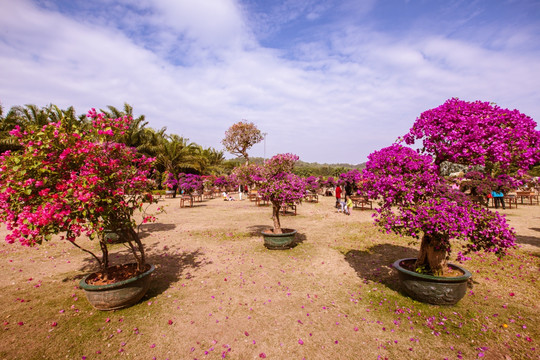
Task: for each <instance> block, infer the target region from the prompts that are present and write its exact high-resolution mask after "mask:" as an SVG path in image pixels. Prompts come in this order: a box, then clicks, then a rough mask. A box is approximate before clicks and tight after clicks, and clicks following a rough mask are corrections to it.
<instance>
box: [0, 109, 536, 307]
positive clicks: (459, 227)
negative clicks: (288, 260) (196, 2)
mask: <svg viewBox="0 0 540 360" xmlns="http://www.w3.org/2000/svg"><path fill="white" fill-rule="evenodd" d="M88 116H89V117H90V118H92V119H93V122H92V125H93V128H92V129H91V130H87V131H80V130H77V129H75V128H74V127H73V126H71V125H70V124H69V123H68V122H63V121H59V122H58V123H50V124H47V125H45V126H43V127H42V128H40V129H34V130H33V131H32V130H27V131H21V130H20V129H19V128H16V129H14V130H13V131H12V135H13V136H15V137H16V138H17V139H18V140H19V142H20V144H21V145H22V148H23V150H21V151H19V152H14V153H11V152H6V153H4V154H2V155H1V156H0V170H1V171H0V210H1V211H0V221H2V222H4V223H5V224H7V229H8V230H9V232H10V233H9V235H8V236H7V237H6V240H7V241H8V242H11V243H13V242H20V243H21V244H22V245H25V246H31V245H33V244H40V243H41V242H42V241H47V240H49V239H50V238H51V235H54V234H63V236H64V238H65V239H66V240H68V241H70V242H71V243H72V244H73V245H74V246H76V247H79V248H80V246H79V244H78V243H77V238H78V237H79V236H81V235H85V236H88V237H89V238H91V239H97V241H98V242H99V247H100V250H101V255H97V254H95V253H94V252H92V251H91V250H89V249H82V248H81V249H82V250H83V251H85V252H87V253H88V254H90V255H91V256H93V257H94V258H95V259H96V261H97V262H98V264H99V267H100V269H99V271H98V272H96V273H94V274H92V275H90V276H89V277H87V278H85V279H83V281H81V287H83V288H84V289H85V290H87V291H88V292H89V293H90V294H92V295H89V300H90V301H91V302H93V303H94V306H96V307H98V308H100V309H115V308H121V307H124V306H129V305H131V304H133V303H134V302H137V301H138V300H139V299H140V298H141V297H142V296H143V295H144V292H145V291H146V289H147V288H148V281H147V279H148V277H149V274H151V273H152V271H154V268H153V267H152V266H150V265H148V264H146V257H145V252H144V246H143V244H142V242H141V240H140V238H139V235H138V229H139V225H140V223H145V222H148V221H154V220H155V215H156V214H148V213H147V212H146V209H147V208H148V206H149V205H151V204H152V203H154V202H156V200H155V199H154V197H153V196H152V189H153V188H155V186H156V184H155V183H154V182H153V181H152V180H151V177H150V172H151V170H152V163H153V161H154V159H150V158H146V157H144V156H140V155H138V154H137V153H136V151H135V150H134V149H131V148H128V147H126V146H125V145H122V144H117V143H114V142H113V141H112V138H113V136H114V135H115V134H116V133H118V132H120V133H121V132H123V131H125V130H126V129H127V127H128V126H129V123H130V121H131V119H130V118H128V117H122V118H118V119H111V118H107V117H106V116H105V115H104V114H98V113H97V112H96V111H95V110H91V111H90V112H89V114H88ZM535 126H536V123H535V122H534V121H533V120H532V119H531V118H529V117H527V116H526V115H523V114H521V113H519V112H518V111H516V110H514V111H510V110H508V109H500V108H499V107H497V106H494V105H492V104H489V103H482V102H473V103H468V102H464V101H461V100H459V99H451V100H448V101H447V102H446V103H445V104H443V105H441V106H440V107H438V108H435V109H431V110H428V111H426V112H424V113H423V114H422V115H421V116H420V117H419V118H418V119H417V120H416V122H415V124H414V126H413V128H412V129H411V130H410V132H409V133H408V134H406V135H405V136H404V138H403V142H405V143H406V144H410V145H412V144H414V142H415V141H416V140H420V139H421V140H422V141H423V148H422V150H421V151H416V150H413V149H411V148H409V147H406V146H404V145H402V144H393V145H391V146H389V147H387V148H384V149H382V150H379V151H376V152H374V153H372V154H371V155H370V156H369V160H368V162H367V164H366V168H365V170H364V171H363V172H362V173H360V172H356V171H351V172H349V173H347V174H345V175H344V176H343V181H349V182H351V183H353V184H356V185H358V186H360V188H361V189H360V190H361V191H362V192H363V193H364V194H365V195H367V196H368V197H369V198H370V199H373V200H375V201H378V203H379V208H378V209H377V210H376V212H375V220H374V222H375V224H376V225H377V226H379V227H380V229H381V230H382V231H386V232H394V233H397V234H400V235H406V236H407V237H409V238H415V239H418V240H419V241H420V253H419V256H418V258H417V259H416V260H414V264H413V265H410V264H409V262H410V261H405V260H403V261H398V262H396V264H395V267H396V268H397V269H398V270H400V274H402V275H400V276H401V277H402V278H403V279H404V281H405V283H406V285H405V291H407V292H408V293H409V294H410V295H411V296H413V297H415V298H418V299H420V300H422V301H428V302H434V303H440V304H451V303H455V302H456V301H458V300H459V299H460V296H462V293H464V288H463V282H461V284H460V285H458V286H455V287H456V289H457V290H456V291H455V292H452V293H451V294H450V292H449V290H440V289H436V291H434V294H428V290H430V289H433V288H435V286H434V285H433V284H428V285H426V286H423V287H422V289H421V293H422V294H423V295H417V294H416V293H415V291H413V290H414V289H415V288H418V287H419V286H418V285H417V284H415V283H414V284H413V283H410V282H409V283H410V284H411V285H410V286H409V285H407V282H408V281H409V280H407V279H409V277H408V276H409V275H411V274H416V273H418V272H420V273H422V276H423V277H428V278H429V281H430V282H433V281H434V279H435V278H438V277H439V275H444V273H445V271H446V270H447V269H448V264H447V261H448V258H449V255H450V252H451V242H452V241H453V240H461V242H460V244H463V247H464V248H463V249H462V250H461V251H459V252H458V259H460V260H464V259H466V258H467V253H468V252H476V251H480V250H486V251H491V252H495V253H496V254H498V255H503V254H504V253H505V252H506V250H507V249H509V248H511V247H513V246H514V245H515V243H514V241H515V233H514V231H513V230H512V229H510V228H509V226H508V224H507V223H506V220H505V218H504V217H503V216H501V215H500V214H498V213H496V212H495V213H494V212H491V211H489V210H487V209H483V208H480V207H478V206H477V205H475V204H473V203H472V202H471V201H469V200H468V198H467V197H465V196H464V195H463V194H462V192H460V191H458V190H455V189H452V188H451V187H450V184H449V183H448V182H447V181H446V180H445V179H444V178H443V177H442V176H441V175H440V165H441V163H442V162H444V161H452V162H454V163H459V164H464V165H466V164H469V165H474V166H477V167H480V168H482V169H483V171H484V173H486V174H489V175H490V176H492V175H498V174H503V173H505V174H507V175H508V174H512V175H517V176H519V175H520V174H522V173H524V171H526V170H527V169H528V168H529V167H530V166H531V165H533V164H535V163H537V162H538V161H540V132H538V131H537V130H535ZM516 139H519V140H518V141H516ZM422 152H423V153H422ZM297 160H298V156H296V155H292V154H280V155H276V156H274V157H273V158H271V159H270V160H268V161H267V162H266V163H265V164H264V165H263V166H257V165H254V164H246V165H242V166H240V167H238V168H236V169H235V171H234V173H233V176H234V178H235V181H236V182H237V183H239V184H242V183H253V182H255V183H257V184H258V191H259V194H260V196H261V197H262V198H263V199H265V200H268V201H270V202H271V203H272V217H273V230H272V231H264V232H263V235H264V236H265V242H266V245H267V246H268V247H270V248H287V247H288V246H290V243H291V241H293V239H294V231H293V232H292V233H291V232H289V231H286V230H285V229H282V227H281V222H280V217H279V210H280V208H281V207H282V206H284V205H287V204H290V203H294V202H295V201H298V200H299V199H301V198H302V197H303V196H304V195H305V193H306V189H308V188H312V187H313V186H315V184H316V183H317V181H315V179H303V178H301V177H299V176H297V175H295V174H294V173H293V167H294V163H295V162H296V161H297ZM497 173H498V174H497ZM172 178H174V180H175V181H177V186H178V187H179V188H181V189H184V190H185V191H187V192H189V191H193V190H195V189H199V188H200V187H201V186H202V183H203V182H202V180H201V178H200V177H198V176H197V175H192V174H185V175H183V176H180V177H171V181H173V180H172ZM138 211H141V212H142V216H140V219H141V221H140V223H136V222H135V220H134V218H135V217H134V215H135V212H138ZM159 211H160V210H159V208H158V212H159ZM456 220H457V221H456ZM111 230H113V231H114V232H116V234H117V235H118V236H119V237H120V238H121V239H122V241H125V242H126V243H127V245H128V247H129V249H130V250H131V252H132V255H133V257H134V259H135V262H134V264H133V265H129V266H115V267H110V266H109V258H108V245H109V243H108V240H107V237H106V234H107V232H110V231H111ZM270 236H271V237H274V239H271V240H266V238H267V237H268V238H269V237H270ZM275 237H277V239H276V238H275ZM407 266H409V267H410V269H409V270H407V269H406V267H407ZM401 269H403V271H401ZM454 269H458V270H459V268H458V267H454ZM468 276H470V274H468V273H467V272H465V271H464V270H463V271H462V276H461V278H464V279H465V281H466V278H467V277H468ZM461 280H463V279H460V281H461ZM92 283H94V285H92ZM110 283H112V284H110ZM126 284H127V287H128V289H129V290H128V291H127V292H128V293H130V294H131V295H132V297H131V299H129V300H119V298H120V297H121V296H120V293H121V291H120V290H118V289H119V288H120V285H126ZM92 286H96V287H95V288H92ZM107 287H109V288H112V290H113V291H112V293H111V294H109V295H107V296H105V297H101V298H100V299H97V300H96V299H94V296H93V294H96V293H97V292H96V291H97V290H101V289H102V288H107ZM93 291H94V292H93ZM92 292H93V293H92ZM426 294H427V295H426ZM96 297H98V298H99V296H96ZM433 298H435V300H433ZM108 302H109V304H107V303H108Z"/></svg>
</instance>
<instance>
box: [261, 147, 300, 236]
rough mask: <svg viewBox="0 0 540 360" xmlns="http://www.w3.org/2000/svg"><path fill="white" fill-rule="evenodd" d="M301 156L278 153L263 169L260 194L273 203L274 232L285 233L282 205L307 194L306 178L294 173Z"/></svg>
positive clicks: (293, 201) (291, 202)
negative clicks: (282, 227)
mask: <svg viewBox="0 0 540 360" xmlns="http://www.w3.org/2000/svg"><path fill="white" fill-rule="evenodd" d="M298 159H299V157H298V156H297V155H293V154H278V155H276V156H274V157H272V158H271V159H269V160H267V161H266V162H265V164H264V166H263V167H262V169H261V173H260V177H261V181H260V184H259V195H260V196H261V197H262V198H263V199H264V200H268V201H270V202H271V203H272V219H273V222H274V234H281V233H283V231H282V229H281V222H280V219H279V211H280V209H281V207H282V206H284V205H287V204H293V203H296V202H298V201H299V200H300V199H302V198H303V197H304V196H305V194H306V182H305V180H304V179H303V178H302V177H300V176H298V175H295V174H293V173H292V170H293V168H294V164H295V163H296V162H297V161H298Z"/></svg>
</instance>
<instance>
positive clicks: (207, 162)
mask: <svg viewBox="0 0 540 360" xmlns="http://www.w3.org/2000/svg"><path fill="white" fill-rule="evenodd" d="M201 155H202V158H203V161H202V164H204V166H202V169H201V173H202V174H204V175H219V174H221V173H223V163H224V162H225V155H224V154H223V151H218V150H216V149H214V148H213V147H209V148H207V149H203V150H202V152H201Z"/></svg>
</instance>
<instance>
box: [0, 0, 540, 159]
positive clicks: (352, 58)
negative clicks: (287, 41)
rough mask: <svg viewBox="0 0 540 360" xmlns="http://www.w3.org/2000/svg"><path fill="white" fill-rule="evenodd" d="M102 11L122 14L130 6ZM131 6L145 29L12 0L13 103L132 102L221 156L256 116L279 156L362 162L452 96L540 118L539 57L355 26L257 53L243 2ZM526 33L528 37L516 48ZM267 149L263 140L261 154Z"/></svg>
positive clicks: (4, 39)
mask: <svg viewBox="0 0 540 360" xmlns="http://www.w3.org/2000/svg"><path fill="white" fill-rule="evenodd" d="M126 3H127V1H126ZM103 4H109V5H110V6H116V7H120V8H116V10H115V14H116V13H121V12H122V8H121V6H122V3H118V2H112V1H107V2H104V3H103ZM103 4H102V5H103ZM289 5H290V4H289ZM130 6H133V7H135V10H134V12H133V14H132V13H130V14H132V15H134V16H135V19H137V21H138V23H137V24H131V25H129V21H127V20H125V19H124V22H123V23H122V24H116V23H115V22H114V21H111V20H110V19H108V18H107V17H106V16H107V14H106V13H105V12H103V13H99V14H96V15H95V17H85V16H84V14H78V16H77V17H76V18H74V17H70V16H68V15H66V14H61V13H59V12H56V11H52V10H45V9H43V8H39V7H37V6H35V5H33V3H32V2H30V1H27V0H22V1H21V0H19V1H17V2H2V3H1V5H0V34H5V35H0V69H2V71H0V101H1V102H2V104H3V105H4V106H6V107H10V106H13V105H21V104H26V103H35V104H37V105H40V106H43V105H46V104H48V103H51V102H52V103H55V104H57V105H59V106H61V107H64V108H65V107H67V106H70V105H74V106H75V108H76V110H77V111H78V112H79V113H82V112H85V111H87V110H88V109H89V108H90V107H96V108H104V107H105V106H106V105H114V106H117V107H121V106H122V103H123V102H128V103H129V104H131V105H132V106H134V109H135V112H136V114H145V115H146V117H147V119H148V120H149V121H150V126H152V127H154V128H161V127H162V126H167V128H168V130H169V132H173V133H178V134H180V135H183V136H185V137H188V138H190V140H191V141H195V142H197V143H199V144H201V145H203V146H213V147H216V148H221V144H220V140H221V139H222V137H223V134H224V132H225V130H226V129H227V128H228V127H229V126H230V125H232V124H233V123H234V122H236V121H239V120H241V119H247V120H249V121H253V122H255V123H256V124H257V125H258V126H259V128H260V129H261V130H262V131H264V132H267V133H268V138H267V144H266V148H267V149H266V150H267V151H266V154H267V155H273V154H275V153H278V152H293V153H296V154H298V155H300V157H301V158H302V160H306V161H319V162H350V163H360V162H363V161H365V160H366V157H367V155H368V154H369V153H370V152H372V151H373V150H375V149H378V148H381V147H383V146H387V145H389V144H390V143H391V142H392V141H394V140H395V139H396V138H397V137H398V136H400V135H403V134H404V133H405V132H406V131H407V130H408V129H409V128H410V126H411V125H412V123H413V121H414V119H415V118H416V117H417V116H418V115H419V114H420V113H421V112H422V111H424V110H426V109H429V108H431V107H435V106H438V105H440V104H441V103H443V102H444V101H445V100H446V99H447V98H450V97H454V96H458V97H460V98H462V99H464V100H476V99H481V100H485V101H495V102H497V103H498V104H499V105H501V106H503V107H516V108H518V109H520V110H521V111H523V112H525V113H526V114H528V115H531V116H533V117H535V116H536V117H537V118H538V115H540V105H539V103H540V102H539V101H538V95H537V91H536V83H535V81H536V78H537V76H534V75H535V74H536V75H537V74H539V73H540V68H539V66H540V65H539V64H540V61H538V60H539V59H538V54H537V53H534V52H531V51H528V52H527V51H522V52H520V53H516V52H515V51H512V49H506V48H505V47H503V46H501V47H500V48H498V49H493V48H492V49H487V48H485V47H482V46H481V45H480V44H479V42H478V41H477V39H475V41H474V42H472V41H470V42H469V41H466V40H456V39H449V38H447V37H443V36H441V35H433V34H430V33H423V34H420V35H419V34H418V32H416V33H415V35H414V36H413V35H411V34H407V33H404V34H401V36H400V37H396V36H395V35H390V34H386V33H382V32H377V31H374V30H372V29H371V28H370V27H367V26H359V25H352V24H351V23H350V22H347V24H345V25H344V26H342V27H339V26H337V25H336V24H333V25H332V26H329V27H325V28H324V29H319V30H318V31H321V32H322V33H317V31H315V32H314V33H312V34H311V36H310V37H309V39H308V40H304V41H300V42H298V43H297V46H296V47H295V48H294V51H293V52H291V51H289V49H285V50H280V49H267V48H264V47H262V46H261V45H258V44H257V42H256V40H255V38H254V35H253V34H256V33H258V30H257V29H253V28H251V27H248V25H246V24H250V26H251V22H250V20H249V17H250V16H251V15H252V14H249V13H246V11H248V10H247V9H248V8H246V7H244V6H241V5H239V4H238V3H236V2H234V1H232V0H227V1H221V0H220V1H218V0H214V1H208V2H199V1H198V2H192V1H181V2H172V1H165V0H159V1H149V0H141V1H139V2H137V3H132V2H130ZM297 6H298V7H297V8H295V9H296V11H297V12H295V13H294V14H293V15H291V16H292V17H293V18H295V19H296V18H301V17H302V16H304V17H306V16H307V17H309V16H310V15H309V14H315V12H316V13H317V16H323V13H324V9H322V8H321V9H319V8H317V4H316V3H312V2H305V3H299V5H298V4H297ZM370 6H372V5H370ZM289 8H290V7H289ZM369 8H371V7H368V8H366V9H363V10H361V11H362V13H365V12H367V11H369ZM103 11H106V9H104V10H103ZM359 11H360V10H359ZM302 14H303V15H302ZM128 25H129V26H128ZM146 28H148V29H146ZM145 29H146V30H145ZM145 31H146V32H145ZM524 34H525V35H522V37H523V36H525V37H526V36H528V35H527V34H530V30H527V31H525V32H524ZM519 38H520V34H519V32H516V33H515V35H514V36H513V37H509V38H508V39H507V40H506V42H505V43H506V44H510V43H517V41H512V39H519ZM508 46H509V45H508ZM520 46H522V45H520ZM4 69H9V71H5V70H4ZM263 151H264V150H263V144H258V145H256V146H255V147H254V148H253V154H252V155H254V156H262V155H263Z"/></svg>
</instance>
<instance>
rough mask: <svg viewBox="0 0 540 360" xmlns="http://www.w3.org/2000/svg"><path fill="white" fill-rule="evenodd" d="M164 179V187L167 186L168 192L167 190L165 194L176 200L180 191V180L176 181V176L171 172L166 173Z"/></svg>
mask: <svg viewBox="0 0 540 360" xmlns="http://www.w3.org/2000/svg"><path fill="white" fill-rule="evenodd" d="M163 177H164V181H163V185H165V187H166V188H167V190H165V194H166V195H168V196H170V197H172V198H175V197H176V190H177V189H178V180H177V179H176V177H175V176H174V174H173V173H170V172H166V173H164V174H163Z"/></svg>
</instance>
